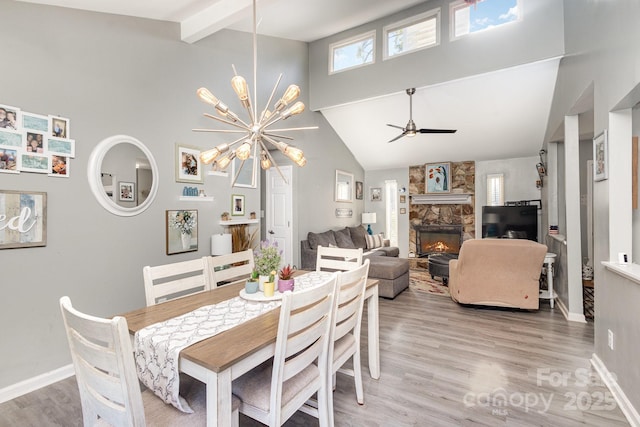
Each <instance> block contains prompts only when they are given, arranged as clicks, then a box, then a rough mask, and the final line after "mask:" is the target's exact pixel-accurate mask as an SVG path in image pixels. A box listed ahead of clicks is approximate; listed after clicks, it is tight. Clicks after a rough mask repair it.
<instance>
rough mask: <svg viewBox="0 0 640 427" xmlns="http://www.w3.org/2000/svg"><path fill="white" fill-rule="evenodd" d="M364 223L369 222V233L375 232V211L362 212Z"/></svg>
mask: <svg viewBox="0 0 640 427" xmlns="http://www.w3.org/2000/svg"><path fill="white" fill-rule="evenodd" d="M362 223H363V224H368V227H367V233H369V234H373V230H371V224H375V223H376V213H375V212H363V213H362Z"/></svg>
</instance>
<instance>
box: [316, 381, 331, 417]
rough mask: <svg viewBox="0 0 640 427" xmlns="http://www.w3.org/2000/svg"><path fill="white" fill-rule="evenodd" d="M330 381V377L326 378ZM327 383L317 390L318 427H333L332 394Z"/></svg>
mask: <svg viewBox="0 0 640 427" xmlns="http://www.w3.org/2000/svg"><path fill="white" fill-rule="evenodd" d="M327 379H328V380H329V381H330V380H331V376H328V378H327ZM329 381H326V382H325V383H324V385H323V386H321V387H320V389H319V390H318V420H319V421H320V427H333V393H331V392H330V390H331V389H330V388H329V387H328V385H329Z"/></svg>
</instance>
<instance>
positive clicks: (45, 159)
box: [20, 153, 51, 173]
mask: <svg viewBox="0 0 640 427" xmlns="http://www.w3.org/2000/svg"><path fill="white" fill-rule="evenodd" d="M20 162H21V164H20V171H21V172H36V173H49V170H50V169H51V157H49V156H45V155H44V154H33V153H21V154H20Z"/></svg>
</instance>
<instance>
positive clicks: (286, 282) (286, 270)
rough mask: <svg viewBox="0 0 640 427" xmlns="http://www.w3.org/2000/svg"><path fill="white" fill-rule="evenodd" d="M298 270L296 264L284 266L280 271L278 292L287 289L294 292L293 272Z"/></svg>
mask: <svg viewBox="0 0 640 427" xmlns="http://www.w3.org/2000/svg"><path fill="white" fill-rule="evenodd" d="M295 271H296V267H295V265H294V266H293V267H292V266H291V265H290V264H287V265H286V266H284V267H282V269H281V270H280V273H278V276H279V278H278V292H280V293H284V292H286V291H291V292H293V282H294V280H293V273H294V272H295Z"/></svg>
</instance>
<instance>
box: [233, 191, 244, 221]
mask: <svg viewBox="0 0 640 427" xmlns="http://www.w3.org/2000/svg"><path fill="white" fill-rule="evenodd" d="M231 215H233V216H242V215H244V196H243V195H241V194H234V195H232V196H231Z"/></svg>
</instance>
